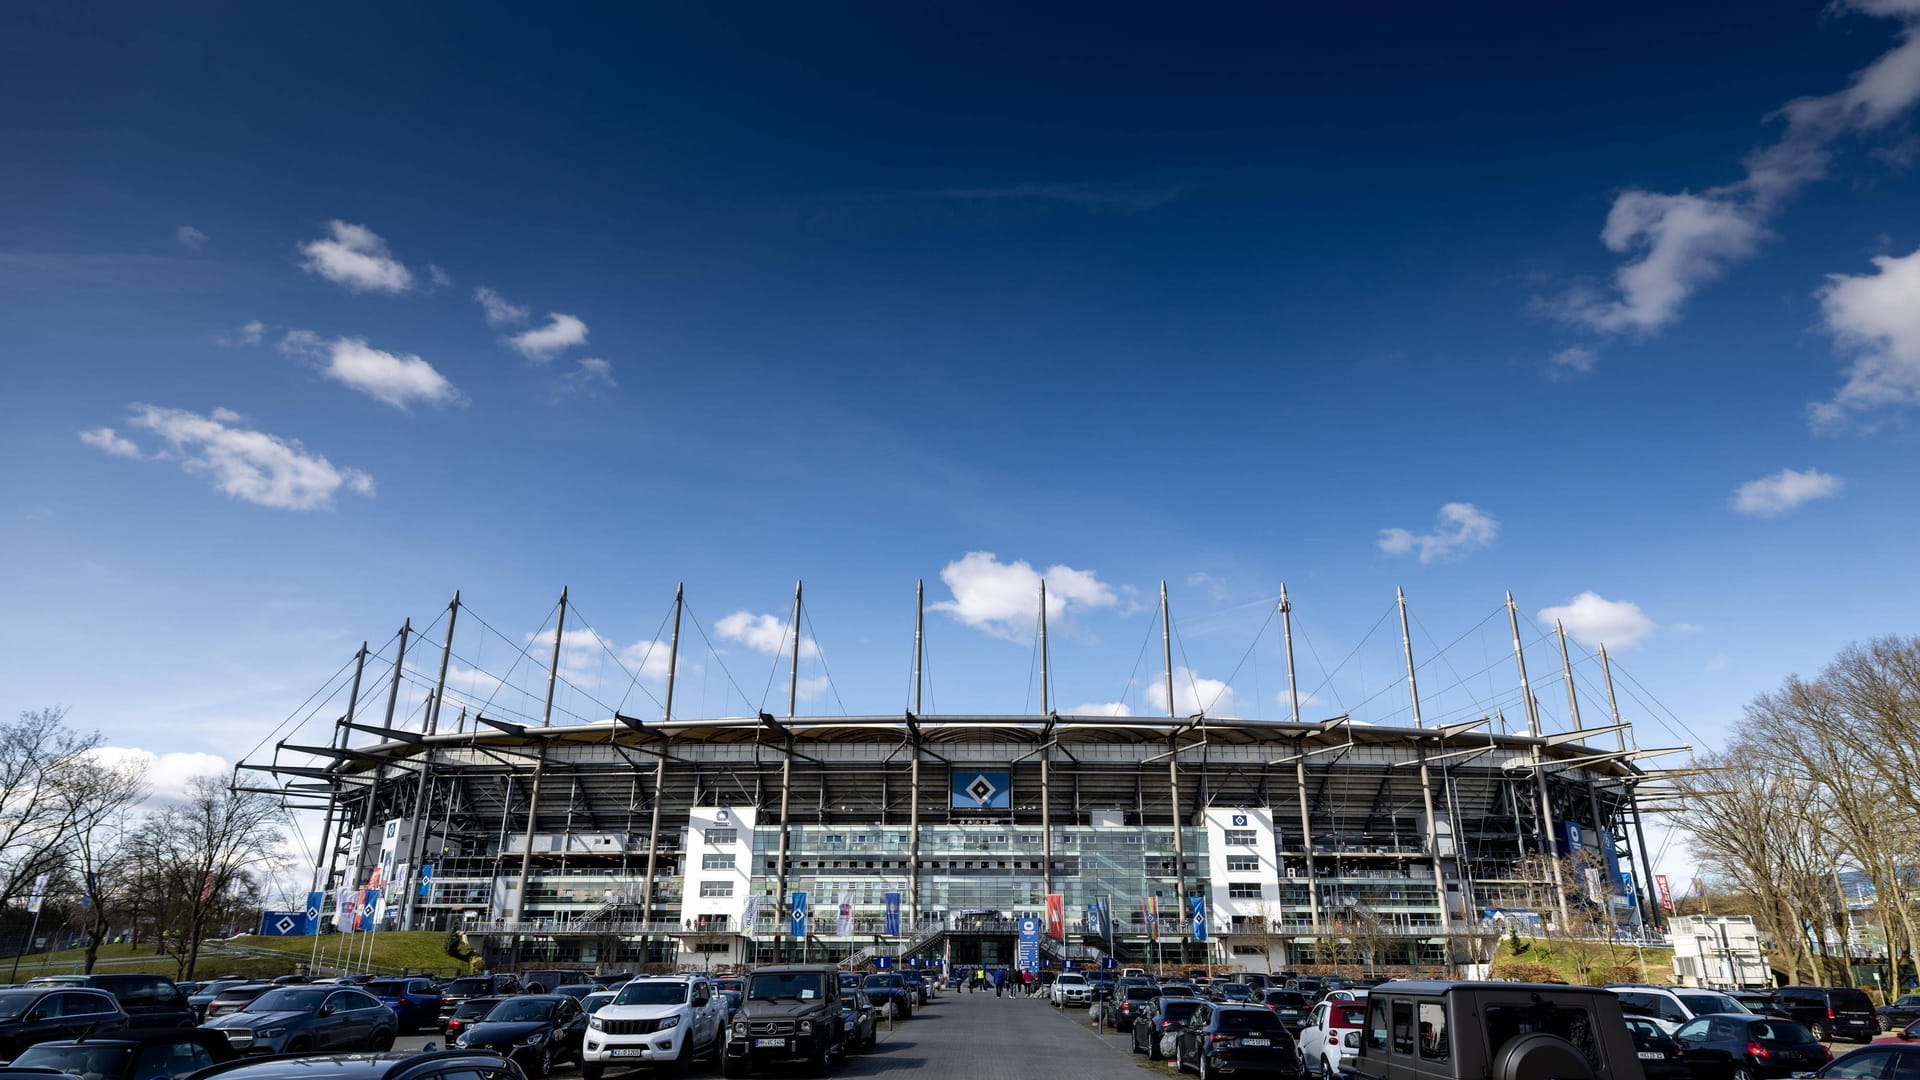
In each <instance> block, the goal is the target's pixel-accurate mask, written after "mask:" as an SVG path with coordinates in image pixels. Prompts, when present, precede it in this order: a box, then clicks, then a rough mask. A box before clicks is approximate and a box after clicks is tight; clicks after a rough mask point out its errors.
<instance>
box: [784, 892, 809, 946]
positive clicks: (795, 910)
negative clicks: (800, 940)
mask: <svg viewBox="0 0 1920 1080" xmlns="http://www.w3.org/2000/svg"><path fill="white" fill-rule="evenodd" d="M787 918H788V919H790V920H792V922H793V928H792V929H793V936H794V937H805V936H806V933H807V894H806V893H803V892H797V893H794V894H793V898H792V901H791V902H790V903H789V904H788V905H787Z"/></svg>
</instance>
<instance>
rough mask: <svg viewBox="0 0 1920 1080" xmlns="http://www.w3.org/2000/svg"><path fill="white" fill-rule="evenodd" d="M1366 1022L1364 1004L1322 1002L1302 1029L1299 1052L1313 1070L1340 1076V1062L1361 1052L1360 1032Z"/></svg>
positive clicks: (1308, 1016)
mask: <svg viewBox="0 0 1920 1080" xmlns="http://www.w3.org/2000/svg"><path fill="white" fill-rule="evenodd" d="M1366 1019H1367V1003H1366V1002H1364V1001H1322V1002H1320V1003H1319V1004H1317V1005H1315V1006H1314V1007H1313V1011H1312V1012H1310V1013H1308V1014H1307V1022H1306V1024H1305V1025H1304V1026H1302V1027H1301V1029H1300V1053H1301V1055H1302V1056H1303V1057H1304V1058H1306V1060H1307V1064H1308V1066H1309V1067H1310V1068H1313V1069H1317V1070H1319V1071H1321V1073H1322V1075H1325V1076H1328V1077H1334V1076H1338V1075H1340V1062H1341V1061H1342V1060H1344V1059H1345V1058H1346V1057H1347V1056H1348V1055H1350V1054H1352V1053H1353V1052H1354V1051H1356V1050H1358V1049H1360V1029H1361V1027H1362V1026H1364V1025H1365V1023H1366Z"/></svg>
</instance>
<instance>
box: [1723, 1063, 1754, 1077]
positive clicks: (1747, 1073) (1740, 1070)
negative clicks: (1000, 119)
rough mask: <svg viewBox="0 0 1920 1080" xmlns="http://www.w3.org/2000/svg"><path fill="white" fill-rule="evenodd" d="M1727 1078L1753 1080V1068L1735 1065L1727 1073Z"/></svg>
mask: <svg viewBox="0 0 1920 1080" xmlns="http://www.w3.org/2000/svg"><path fill="white" fill-rule="evenodd" d="M1727 1080H1753V1070H1752V1069H1749V1068H1747V1067H1746V1066H1745V1065H1735V1066H1734V1067H1733V1071H1732V1072H1730V1073H1728V1074H1727Z"/></svg>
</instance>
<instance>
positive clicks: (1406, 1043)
mask: <svg viewBox="0 0 1920 1080" xmlns="http://www.w3.org/2000/svg"><path fill="white" fill-rule="evenodd" d="M1328 1004H1329V1003H1326V1002H1322V1003H1321V1004H1320V1005H1319V1006H1317V1007H1318V1008H1325V1007H1326V1006H1327V1005H1328ZM1335 1008H1336V1009H1338V1008H1340V1006H1337V1005H1336V1006H1335ZM1364 1008H1365V1010H1366V1013H1367V1016H1366V1022H1365V1025H1364V1028H1363V1031H1364V1034H1363V1035H1362V1037H1361V1038H1359V1039H1356V1040H1355V1042H1356V1043H1357V1045H1356V1046H1354V1047H1353V1049H1352V1050H1351V1052H1349V1053H1347V1054H1346V1055H1345V1056H1344V1059H1343V1062H1342V1067H1343V1068H1344V1069H1345V1070H1346V1073H1345V1075H1348V1076H1350V1077H1353V1078H1354V1080H1389V1078H1391V1080H1485V1078H1487V1077H1501V1078H1507V1080H1545V1078H1549V1077H1553V1078H1567V1080H1573V1078H1584V1080H1593V1078H1595V1077H1613V1078H1614V1080H1622V1078H1633V1077H1638V1076H1640V1075H1641V1070H1640V1069H1639V1068H1638V1065H1639V1061H1640V1058H1639V1052H1638V1051H1636V1050H1635V1049H1634V1043H1633V1040H1632V1039H1631V1038H1630V1037H1629V1035H1628V1032H1627V1027H1626V1025H1625V1024H1624V1023H1623V1022H1622V1014H1621V1011H1620V999H1619V998H1618V997H1616V996H1614V995H1613V994H1610V993H1607V992H1606V991H1604V990H1601V989H1599V988H1598V987H1588V986H1563V985H1558V984H1545V983H1503V982H1452V981H1441V980H1433V981H1427V980H1409V981H1403V982H1387V983H1382V984H1380V985H1378V986H1376V987H1374V988H1373V990H1372V992H1371V993H1370V994H1368V996H1367V1002H1366V1005H1365V1007H1364ZM1656 1026H1657V1025H1656Z"/></svg>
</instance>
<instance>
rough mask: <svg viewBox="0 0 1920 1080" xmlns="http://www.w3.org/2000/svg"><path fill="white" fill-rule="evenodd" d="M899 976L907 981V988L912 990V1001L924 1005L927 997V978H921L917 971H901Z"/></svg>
mask: <svg viewBox="0 0 1920 1080" xmlns="http://www.w3.org/2000/svg"><path fill="white" fill-rule="evenodd" d="M900 977H901V978H902V979H905V980H906V981H907V988H908V989H910V990H912V991H913V1003H914V1004H915V1005H925V1004H926V1003H927V997H928V993H927V980H925V979H923V978H921V977H920V973H919V972H917V971H903V972H901V973H900Z"/></svg>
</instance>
